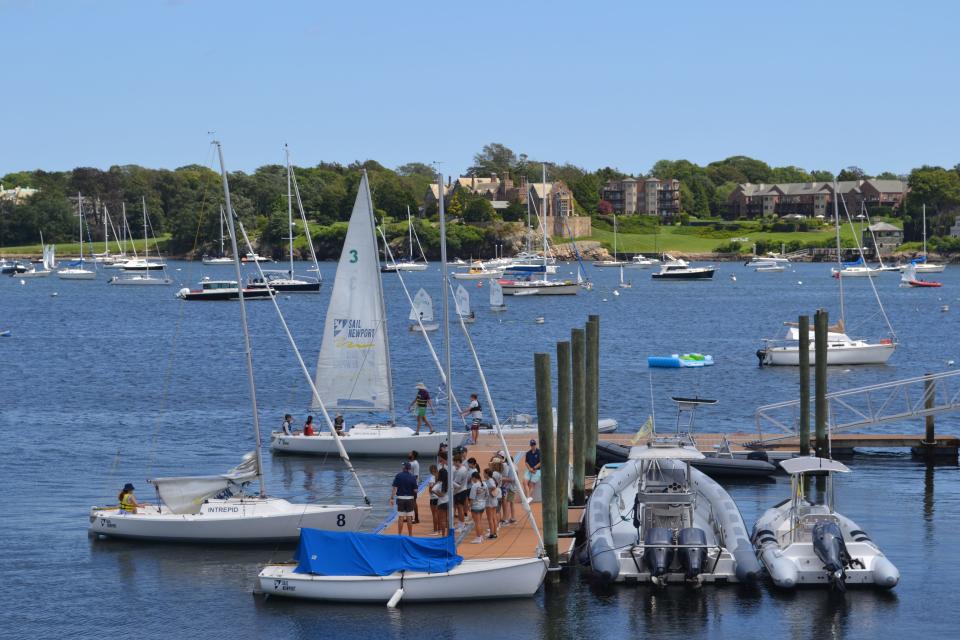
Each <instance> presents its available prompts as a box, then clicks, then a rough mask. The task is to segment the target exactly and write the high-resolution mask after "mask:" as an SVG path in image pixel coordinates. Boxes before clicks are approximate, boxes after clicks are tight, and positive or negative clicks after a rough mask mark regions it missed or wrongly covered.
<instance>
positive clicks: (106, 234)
mask: <svg viewBox="0 0 960 640" xmlns="http://www.w3.org/2000/svg"><path fill="white" fill-rule="evenodd" d="M109 216H110V214H109V213H107V205H106V203H104V205H103V252H104V253H105V254H108V255H109V253H110V227H109V226H108V222H107V221H108V220H109V219H110V218H109Z"/></svg>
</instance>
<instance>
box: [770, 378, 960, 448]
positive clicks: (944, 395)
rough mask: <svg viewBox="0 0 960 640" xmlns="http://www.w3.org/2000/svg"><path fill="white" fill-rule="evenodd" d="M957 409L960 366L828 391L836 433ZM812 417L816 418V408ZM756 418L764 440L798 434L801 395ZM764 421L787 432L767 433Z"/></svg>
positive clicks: (959, 405) (829, 412) (832, 429)
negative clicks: (774, 434)
mask: <svg viewBox="0 0 960 640" xmlns="http://www.w3.org/2000/svg"><path fill="white" fill-rule="evenodd" d="M811 409H812V407H811ZM954 411H960V370H957V371H944V372H942V373H931V374H927V375H922V376H917V377H914V378H906V379H903V380H894V381H893V382H884V383H881V384H874V385H869V386H866V387H857V388H854V389H845V390H843V391H834V392H832V393H828V394H827V428H828V430H829V432H830V433H831V434H835V433H838V432H842V431H850V430H852V429H860V428H864V427H870V426H874V425H880V424H888V423H893V422H901V421H903V420H910V419H914V418H922V417H925V416H935V415H940V414H944V413H951V412H954ZM810 417H811V422H812V420H813V411H812V410H811V412H810ZM754 420H755V422H756V427H757V433H758V434H759V435H760V442H771V441H776V440H785V439H787V438H795V437H797V436H798V435H799V432H800V401H799V400H790V401H787V402H778V403H775V404H768V405H764V406H762V407H758V408H757V409H756V412H755V413H754ZM765 427H766V428H767V429H766V430H767V431H768V432H769V431H772V430H774V429H776V430H778V431H780V432H782V433H784V434H786V435H783V436H774V437H767V438H764V436H763V433H764V430H765ZM760 442H758V443H757V444H760Z"/></svg>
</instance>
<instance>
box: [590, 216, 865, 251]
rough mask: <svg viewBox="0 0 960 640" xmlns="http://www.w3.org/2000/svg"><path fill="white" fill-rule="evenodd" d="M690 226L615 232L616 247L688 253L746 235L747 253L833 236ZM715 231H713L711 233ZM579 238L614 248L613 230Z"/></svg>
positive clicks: (845, 234) (827, 231)
mask: <svg viewBox="0 0 960 640" xmlns="http://www.w3.org/2000/svg"><path fill="white" fill-rule="evenodd" d="M855 226H856V233H857V234H860V233H861V232H862V229H863V227H864V226H865V224H862V223H861V224H857V225H855ZM690 230H691V228H690V227H675V226H673V227H667V226H664V227H660V230H659V233H657V234H656V235H654V234H653V233H652V232H651V233H619V234H617V250H618V251H623V252H626V253H653V252H655V251H676V252H678V253H680V252H688V253H710V252H712V251H714V250H715V249H716V247H718V246H720V245H722V244H726V243H727V242H729V241H730V240H732V239H734V238H748V240H746V241H741V251H744V252H749V251H750V250H751V249H752V244H753V243H754V242H756V241H758V240H766V241H768V242H772V243H780V242H784V243H786V242H791V241H799V242H803V243H808V242H818V243H821V242H824V241H829V240H831V239H833V238H834V237H835V232H834V230H833V228H832V227H825V228H824V229H823V230H822V231H806V232H794V233H789V232H774V231H752V232H751V231H743V230H740V231H731V232H729V233H728V234H723V237H721V238H705V237H702V236H698V235H692V234H691V233H690ZM711 233H712V234H716V232H711ZM840 237H841V241H842V244H843V246H845V247H850V246H854V240H853V233H851V231H850V226H849V225H844V227H843V229H842V230H841V233H840ZM578 240H594V241H597V242H601V243H603V245H604V246H606V247H607V248H608V249H611V250H612V249H613V232H612V231H606V230H603V229H598V228H597V227H594V228H593V233H592V235H591V236H590V237H589V238H578Z"/></svg>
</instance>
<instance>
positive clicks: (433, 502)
mask: <svg viewBox="0 0 960 640" xmlns="http://www.w3.org/2000/svg"><path fill="white" fill-rule="evenodd" d="M438 473H439V472H438V471H437V465H435V464H432V465H430V475H429V476H428V477H427V491H428V492H429V494H430V516H431V517H432V518H433V533H431V534H430V535H432V536H438V535H440V514H439V513H438V512H437V496H436V494H435V493H434V492H433V488H434V487H435V486H436V484H437V474H438Z"/></svg>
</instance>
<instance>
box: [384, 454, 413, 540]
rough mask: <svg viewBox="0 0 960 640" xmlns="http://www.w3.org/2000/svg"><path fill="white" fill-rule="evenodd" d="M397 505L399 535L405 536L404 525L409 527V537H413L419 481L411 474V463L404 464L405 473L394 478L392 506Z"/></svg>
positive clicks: (391, 494) (391, 497) (391, 493)
mask: <svg viewBox="0 0 960 640" xmlns="http://www.w3.org/2000/svg"><path fill="white" fill-rule="evenodd" d="M394 501H396V505H397V535H403V525H404V523H406V525H407V535H410V536H412V535H413V514H414V505H415V503H416V502H417V479H416V478H415V477H414V476H413V474H412V473H410V463H409V462H404V463H403V471H401V472H400V473H398V474H397V475H396V476H395V477H394V478H393V489H392V490H391V492H390V504H391V505H392V504H394Z"/></svg>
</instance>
